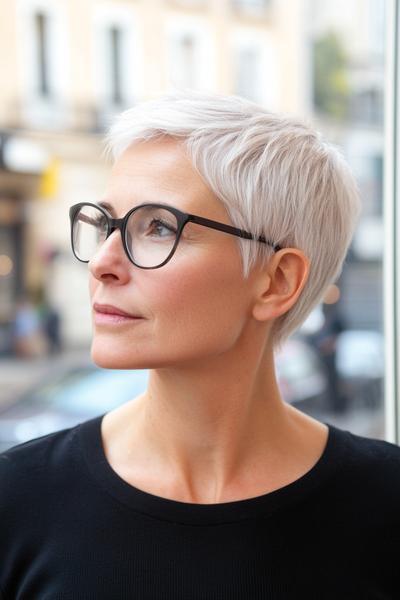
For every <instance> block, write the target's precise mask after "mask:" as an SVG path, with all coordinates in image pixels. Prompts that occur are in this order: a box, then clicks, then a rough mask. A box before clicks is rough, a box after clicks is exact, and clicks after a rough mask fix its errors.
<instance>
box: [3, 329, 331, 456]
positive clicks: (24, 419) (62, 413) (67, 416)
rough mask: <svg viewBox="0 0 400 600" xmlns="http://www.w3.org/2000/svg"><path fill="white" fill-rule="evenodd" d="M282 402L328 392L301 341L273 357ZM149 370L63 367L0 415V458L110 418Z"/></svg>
mask: <svg viewBox="0 0 400 600" xmlns="http://www.w3.org/2000/svg"><path fill="white" fill-rule="evenodd" d="M276 360H277V373H278V380H279V384H280V387H281V390H282V394H283V397H284V399H285V400H286V401H287V402H290V403H293V404H298V405H300V406H302V405H303V404H306V403H307V402H308V401H314V400H315V401H317V402H318V401H319V400H320V399H321V398H322V397H323V395H324V393H325V391H326V388H327V382H326V377H325V375H324V372H323V369H322V368H321V364H320V362H319V360H318V356H317V354H316V353H315V351H313V349H312V348H311V347H310V346H308V345H307V344H306V343H305V342H304V341H302V340H300V339H291V340H289V341H287V342H286V343H285V345H284V347H283V348H282V350H281V351H280V352H279V353H277V356H276ZM147 380H148V371H147V370H124V369H100V368H99V367H97V366H96V365H94V364H93V363H91V362H90V363H88V364H85V365H81V366H76V365H75V366H70V365H69V366H66V367H65V368H64V369H61V367H60V370H58V371H57V372H55V373H53V374H51V375H48V376H46V377H45V379H44V380H43V381H41V382H39V383H38V384H36V385H34V386H33V387H32V388H31V389H29V390H28V391H26V392H25V393H23V394H22V395H20V396H19V397H18V398H16V399H15V401H14V402H13V403H12V404H11V405H10V406H8V407H6V408H5V409H3V410H1V412H0V452H2V451H4V450H6V449H7V448H10V447H11V446H15V445H17V444H20V443H22V442H26V441H28V440H30V439H33V438H35V437H39V436H42V435H46V434H48V433H51V432H53V431H58V430H60V429H65V428H67V427H73V426H74V425H77V424H78V423H81V422H83V421H85V420H87V419H90V418H92V417H95V416H97V415H100V414H103V413H106V412H109V411H110V410H112V409H114V408H116V407H117V406H119V405H121V404H123V403H125V402H127V401H128V400H131V399H132V398H134V397H135V396H138V395H139V394H141V393H142V392H143V391H144V390H145V389H146V386H147Z"/></svg>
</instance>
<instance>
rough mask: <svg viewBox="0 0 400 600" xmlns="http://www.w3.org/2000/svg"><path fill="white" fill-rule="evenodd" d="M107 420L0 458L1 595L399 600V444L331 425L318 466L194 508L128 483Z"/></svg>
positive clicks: (114, 599)
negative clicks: (109, 448)
mask: <svg viewBox="0 0 400 600" xmlns="http://www.w3.org/2000/svg"><path fill="white" fill-rule="evenodd" d="M103 416H104V415H100V416H98V417H96V418H94V419H90V420H88V421H85V422H84V423H81V424H80V425H77V426H75V427H71V428H68V429H64V430H62V431H58V432H55V433H51V434H48V435H46V436H42V437H40V438H36V439H34V440H31V441H29V442H25V443H23V444H19V445H17V446H14V447H13V448H11V449H9V450H7V451H5V452H3V453H2V454H0V598H1V600H225V599H229V600H259V599H260V600H261V599H271V600H278V599H279V600H292V599H293V600H298V599H303V598H304V599H307V600H313V599H315V600H325V599H327V600H373V599H374V600H395V599H396V600H398V599H399V598H400V569H399V555H400V553H399V550H400V528H399V521H400V448H399V447H398V446H396V445H395V444H391V443H389V442H385V441H382V440H373V439H369V438H366V437H362V436H358V435H355V434H353V433H350V432H348V431H344V430H342V429H339V428H337V427H334V426H333V425H330V424H327V425H328V427H329V435H328V440H327V444H326V447H325V449H324V451H323V453H322V455H321V457H320V458H319V460H318V461H317V462H316V464H315V465H314V466H313V467H312V468H311V469H310V470H309V471H308V472H307V473H306V474H305V475H303V476H302V477H300V478H299V479H297V480H296V481H294V482H292V483H290V484H288V485H286V486H284V487H282V488H280V489H278V490H275V491H273V492H269V493H267V494H264V495H262V496H257V497H255V498H250V499H245V500H238V501H234V502H227V503H221V504H192V503H186V502H179V501H176V500H171V499H167V498H162V497H159V496H155V495H153V494H150V493H148V492H145V491H143V490H140V489H138V488H136V487H134V486H132V485H131V484H129V483H127V482H126V481H124V480H123V479H122V478H121V477H120V476H119V475H118V474H117V473H116V472H115V471H114V470H113V469H112V467H111V465H110V464H109V463H108V461H107V458H106V456H105V453H104V449H103V444H102V438H101V430H100V426H101V420H102V418H103Z"/></svg>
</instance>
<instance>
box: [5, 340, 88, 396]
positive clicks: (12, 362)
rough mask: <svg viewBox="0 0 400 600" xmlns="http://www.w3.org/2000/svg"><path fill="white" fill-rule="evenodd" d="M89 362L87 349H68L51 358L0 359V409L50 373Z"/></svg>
mask: <svg viewBox="0 0 400 600" xmlns="http://www.w3.org/2000/svg"><path fill="white" fill-rule="evenodd" d="M88 360H90V350H89V348H75V349H68V350H64V351H62V352H60V353H59V354H54V355H52V356H41V357H37V358H15V357H11V356H10V357H6V358H4V357H1V359H0V382H1V385H0V408H1V407H4V406H7V405H9V404H10V403H12V402H13V399H14V398H15V397H16V396H18V395H19V394H21V393H23V392H24V391H26V390H28V389H29V388H31V387H32V386H33V385H35V384H36V383H37V382H39V381H42V380H43V379H45V378H46V376H47V375H48V374H50V373H54V372H55V371H57V370H62V369H64V368H65V367H67V366H69V365H79V364H81V363H82V362H85V363H87V361H88Z"/></svg>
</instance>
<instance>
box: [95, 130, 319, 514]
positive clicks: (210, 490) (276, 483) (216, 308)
mask: <svg viewBox="0 0 400 600" xmlns="http://www.w3.org/2000/svg"><path fill="white" fill-rule="evenodd" d="M104 201H106V202H107V203H108V204H109V205H111V206H112V207H113V211H114V216H115V217H122V216H124V215H125V213H126V212H127V211H128V210H129V209H130V208H132V207H133V206H135V205H138V204H142V203H144V202H162V203H164V204H170V205H171V206H175V207H176V208H179V209H181V210H183V211H185V212H191V213H194V214H197V215H201V216H204V217H207V218H209V219H214V220H216V221H220V222H223V223H227V224H232V223H231V221H230V219H229V216H228V214H227V212H226V210H225V208H224V206H223V205H222V203H221V202H220V201H219V200H218V198H217V197H216V196H215V195H214V194H213V193H212V191H211V190H210V189H209V187H208V186H207V185H206V184H205V182H204V181H203V179H202V178H201V177H200V175H199V174H198V173H197V171H195V169H194V168H193V167H192V165H191V163H190V161H189V160H188V158H187V157H186V155H185V152H184V150H183V148H182V147H181V145H180V144H179V143H178V142H177V141H175V140H171V139H164V140H163V141H151V142H146V143H141V144H135V145H132V146H131V147H130V148H128V149H127V150H126V151H125V152H124V153H123V154H122V155H121V157H120V158H119V159H118V160H117V161H116V163H115V164H114V167H113V169H112V172H111V176H110V180H109V185H108V188H107V191H106V194H105V196H104ZM249 243H256V242H249ZM308 272H309V262H308V260H307V258H306V256H305V255H304V254H303V253H302V252H301V251H300V250H298V249H295V248H284V249H282V250H280V251H279V252H277V253H276V254H274V255H273V257H272V258H271V259H270V261H269V262H268V264H267V265H265V266H264V267H263V268H261V266H257V267H256V268H255V269H254V270H253V271H252V272H251V274H250V276H249V278H248V279H247V280H245V279H244V278H243V274H242V265H241V261H240V254H239V248H238V243H237V239H236V238H235V237H234V236H231V235H227V234H224V233H222V232H218V231H214V230H212V229H208V228H205V227H201V226H199V225H196V224H189V225H188V226H186V228H185V230H184V234H183V237H182V240H181V243H180V245H179V247H178V249H177V251H176V253H175V255H174V256H173V257H172V259H171V261H170V262H169V263H167V264H166V265H165V266H163V267H161V268H159V269H153V270H143V269H140V268H138V267H136V266H135V265H133V264H132V263H131V262H130V261H129V259H128V258H127V256H126V255H125V253H124V250H123V247H122V243H121V235H120V232H119V231H115V232H114V233H113V234H112V235H111V236H110V237H109V238H108V239H107V240H106V241H105V242H104V243H103V245H102V246H101V247H100V249H99V250H98V251H97V253H96V255H95V256H94V257H93V258H92V260H91V261H90V263H89V279H90V281H89V288H90V297H91V302H92V304H93V302H98V303H102V304H113V305H115V306H117V307H119V308H121V309H123V310H125V311H126V312H129V313H134V314H137V315H140V316H141V317H142V319H140V320H138V321H136V322H128V323H126V324H123V325H122V326H120V325H119V326H117V327H115V326H112V325H108V324H106V325H104V324H95V323H93V342H92V349H91V355H92V360H93V361H94V362H95V363H96V364H98V365H99V366H101V367H104V368H121V369H137V368H149V369H150V377H149V385H148V389H147V390H146V392H145V393H143V394H142V395H141V396H139V397H138V398H134V399H132V400H131V401H129V402H127V403H125V404H123V405H121V406H120V407H118V408H117V409H115V410H113V411H111V412H109V413H107V415H106V416H105V417H104V419H103V421H102V440H103V446H104V451H105V454H106V457H107V460H108V461H109V463H110V465H111V467H112V468H113V469H114V471H115V472H116V473H117V474H118V475H119V476H120V477H121V478H122V479H124V480H125V481H127V482H128V483H130V484H131V485H133V486H135V487H137V488H139V489H141V490H143V491H146V492H148V493H151V494H154V495H157V496H160V497H164V498H169V499H172V500H176V501H180V502H190V503H201V504H212V503H221V502H232V501H236V500H242V499H246V498H252V497H255V496H260V495H262V494H266V493H269V492H271V491H273V490H276V489H278V488H281V487H283V486H285V485H288V484H289V483H291V482H293V481H295V480H296V479H298V478H300V477H301V476H303V475H304V474H305V473H306V472H307V471H309V470H310V469H311V468H312V467H313V466H314V465H315V463H316V462H317V461H318V459H319V458H320V456H321V454H322V453H323V451H324V448H325V446H326V442H327V436H328V428H327V426H326V425H324V424H323V423H320V422H319V421H317V420H315V419H313V418H311V417H309V416H307V415H305V414H304V413H302V412H300V411H299V410H297V409H295V408H294V407H292V406H290V405H288V404H286V403H285V402H284V401H283V399H282V397H281V394H280V392H279V388H278V385H277V380H276V375H275V368H274V360H273V346H272V339H271V329H272V325H273V323H274V321H275V320H276V319H277V318H278V317H279V316H280V315H282V314H284V313H285V312H287V311H288V310H289V309H290V308H291V307H292V306H293V305H294V304H295V302H296V301H297V299H298V298H299V295H300V293H301V291H302V289H303V287H304V284H305V282H306V280H307V276H308Z"/></svg>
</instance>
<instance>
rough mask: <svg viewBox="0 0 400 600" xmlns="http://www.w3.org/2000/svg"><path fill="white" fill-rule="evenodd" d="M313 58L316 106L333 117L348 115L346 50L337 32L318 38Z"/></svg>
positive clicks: (341, 117) (338, 117)
mask: <svg viewBox="0 0 400 600" xmlns="http://www.w3.org/2000/svg"><path fill="white" fill-rule="evenodd" d="M313 59H314V60H313V82H314V105H315V108H316V109H317V110H318V111H320V112H321V113H325V114H326V115H329V116H331V117H333V118H336V119H344V118H345V117H346V116H347V114H348V108H349V97H350V87H349V82H348V75H347V56H346V52H345V50H344V47H343V43H342V41H341V40H340V38H339V36H338V35H337V33H336V32H334V31H331V32H328V33H326V34H324V35H323V36H321V37H320V38H318V39H317V40H315V42H314V52H313Z"/></svg>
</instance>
